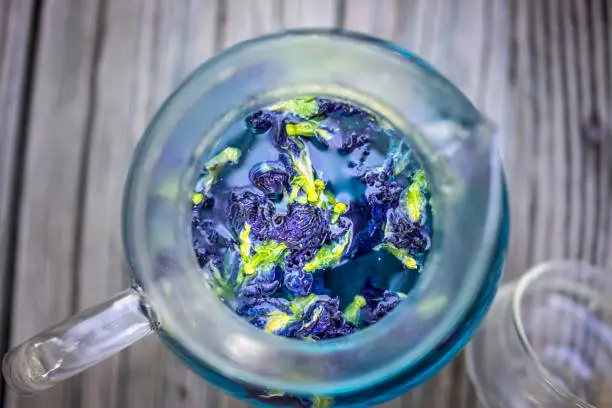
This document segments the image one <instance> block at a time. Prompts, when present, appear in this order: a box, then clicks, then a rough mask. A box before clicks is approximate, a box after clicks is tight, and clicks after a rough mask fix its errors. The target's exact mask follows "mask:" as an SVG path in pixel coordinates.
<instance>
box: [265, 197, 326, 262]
mask: <svg viewBox="0 0 612 408" xmlns="http://www.w3.org/2000/svg"><path fill="white" fill-rule="evenodd" d="M329 218H330V216H329V213H328V212H327V211H325V210H322V209H321V208H319V207H315V206H312V205H308V204H305V205H303V204H297V203H293V204H290V205H289V210H288V213H287V215H286V216H285V217H284V218H283V220H282V222H281V224H280V225H279V226H278V227H276V228H275V229H274V230H273V231H272V234H271V237H272V238H273V239H275V240H276V241H278V242H283V243H284V244H285V245H286V246H287V247H288V248H291V249H292V250H298V251H301V250H304V249H307V248H318V247H319V246H320V245H321V243H322V242H323V241H324V240H325V238H326V235H327V229H328V228H327V227H328V225H329Z"/></svg>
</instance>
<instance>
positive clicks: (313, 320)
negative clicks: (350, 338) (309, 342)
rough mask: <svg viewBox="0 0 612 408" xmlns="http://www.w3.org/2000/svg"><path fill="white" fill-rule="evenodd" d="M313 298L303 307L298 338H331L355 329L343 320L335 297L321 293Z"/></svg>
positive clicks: (338, 302)
mask: <svg viewBox="0 0 612 408" xmlns="http://www.w3.org/2000/svg"><path fill="white" fill-rule="evenodd" d="M315 299H316V300H314V301H312V302H310V303H309V304H308V305H307V306H306V307H305V308H304V313H303V316H302V319H301V320H302V326H301V327H300V328H299V330H298V331H297V333H296V336H297V337H298V338H312V339H314V340H323V339H332V338H336V337H341V336H344V335H346V334H350V333H352V332H354V331H355V326H353V325H352V324H350V323H347V322H346V321H345V320H344V317H343V315H342V312H341V311H340V310H339V307H340V301H339V299H338V298H337V297H333V298H332V297H329V296H327V295H321V296H317V297H316V298H315Z"/></svg>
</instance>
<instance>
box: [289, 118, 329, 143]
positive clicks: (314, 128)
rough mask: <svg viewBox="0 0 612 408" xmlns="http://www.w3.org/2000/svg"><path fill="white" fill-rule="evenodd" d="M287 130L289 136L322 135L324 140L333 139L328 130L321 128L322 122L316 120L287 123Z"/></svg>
mask: <svg viewBox="0 0 612 408" xmlns="http://www.w3.org/2000/svg"><path fill="white" fill-rule="evenodd" d="M285 131H286V132H287V135H289V136H305V137H312V136H320V137H321V138H323V140H324V141H328V140H331V138H332V137H333V135H332V134H331V133H330V132H329V131H328V130H326V129H323V128H321V123H320V122H318V121H316V120H309V121H307V122H301V123H287V125H286V126H285Z"/></svg>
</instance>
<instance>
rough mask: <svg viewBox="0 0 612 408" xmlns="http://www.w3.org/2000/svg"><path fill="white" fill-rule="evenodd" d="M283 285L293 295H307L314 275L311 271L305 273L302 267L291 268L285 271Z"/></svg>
mask: <svg viewBox="0 0 612 408" xmlns="http://www.w3.org/2000/svg"><path fill="white" fill-rule="evenodd" d="M284 280H285V287H286V288H287V289H288V290H289V291H290V292H291V293H292V294H293V295H294V296H305V295H309V294H310V292H311V289H312V284H313V282H314V277H313V275H312V274H311V273H306V272H304V270H302V269H293V270H288V271H285V277H284Z"/></svg>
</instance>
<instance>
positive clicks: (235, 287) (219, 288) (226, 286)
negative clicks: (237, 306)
mask: <svg viewBox="0 0 612 408" xmlns="http://www.w3.org/2000/svg"><path fill="white" fill-rule="evenodd" d="M202 269H203V270H204V271H205V272H208V277H209V279H208V282H209V283H210V285H211V286H212V288H213V289H214V290H215V292H216V293H217V295H218V296H219V297H220V298H222V299H226V300H231V299H233V298H235V297H236V295H237V292H238V291H239V289H240V283H239V282H238V281H237V280H236V279H233V277H232V275H231V273H228V271H226V270H225V269H224V267H223V264H222V263H218V262H214V261H212V260H211V261H208V263H207V264H206V265H205V266H204V267H203V268H202Z"/></svg>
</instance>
